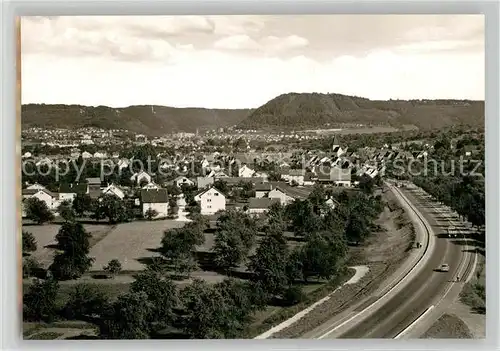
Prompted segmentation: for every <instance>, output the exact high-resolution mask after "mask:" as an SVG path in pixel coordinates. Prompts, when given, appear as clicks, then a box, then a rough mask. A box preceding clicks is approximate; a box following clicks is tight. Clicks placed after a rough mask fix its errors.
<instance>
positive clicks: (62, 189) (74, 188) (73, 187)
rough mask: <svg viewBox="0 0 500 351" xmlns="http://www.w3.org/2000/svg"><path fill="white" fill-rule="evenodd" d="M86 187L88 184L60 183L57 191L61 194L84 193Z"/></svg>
mask: <svg viewBox="0 0 500 351" xmlns="http://www.w3.org/2000/svg"><path fill="white" fill-rule="evenodd" d="M99 182H100V181H99ZM87 189H88V184H86V183H80V184H67V183H62V184H61V185H59V193H62V194H86V193H87Z"/></svg>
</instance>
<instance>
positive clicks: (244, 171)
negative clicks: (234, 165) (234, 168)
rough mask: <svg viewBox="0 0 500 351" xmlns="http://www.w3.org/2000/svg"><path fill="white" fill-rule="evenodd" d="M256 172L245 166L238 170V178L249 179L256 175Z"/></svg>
mask: <svg viewBox="0 0 500 351" xmlns="http://www.w3.org/2000/svg"><path fill="white" fill-rule="evenodd" d="M254 173H255V171H254V170H253V169H251V168H250V167H248V166H247V165H243V166H241V167H240V169H238V177H240V178H249V177H252V176H253V175H254Z"/></svg>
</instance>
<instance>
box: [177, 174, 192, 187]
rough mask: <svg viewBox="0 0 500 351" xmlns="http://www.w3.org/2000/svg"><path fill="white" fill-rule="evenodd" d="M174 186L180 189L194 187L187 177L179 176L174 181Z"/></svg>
mask: <svg viewBox="0 0 500 351" xmlns="http://www.w3.org/2000/svg"><path fill="white" fill-rule="evenodd" d="M174 184H175V185H176V186H177V187H178V188H180V187H182V186H183V185H189V186H192V185H194V182H193V181H192V180H191V179H189V178H188V177H185V176H179V177H177V178H175V179H174Z"/></svg>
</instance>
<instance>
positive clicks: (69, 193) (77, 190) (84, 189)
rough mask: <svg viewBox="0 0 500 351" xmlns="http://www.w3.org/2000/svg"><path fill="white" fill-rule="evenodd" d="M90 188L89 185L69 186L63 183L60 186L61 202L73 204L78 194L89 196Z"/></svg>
mask: <svg viewBox="0 0 500 351" xmlns="http://www.w3.org/2000/svg"><path fill="white" fill-rule="evenodd" d="M88 193H89V186H88V184H87V183H80V184H67V183H62V184H61V185H60V186H59V201H61V202H62V201H70V202H73V199H74V198H75V197H76V195H77V194H82V195H84V194H88Z"/></svg>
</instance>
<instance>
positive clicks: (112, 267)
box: [103, 259, 122, 276]
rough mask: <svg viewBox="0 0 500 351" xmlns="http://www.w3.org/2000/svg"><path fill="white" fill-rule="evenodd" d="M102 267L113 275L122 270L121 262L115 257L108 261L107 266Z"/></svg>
mask: <svg viewBox="0 0 500 351" xmlns="http://www.w3.org/2000/svg"><path fill="white" fill-rule="evenodd" d="M103 269H104V271H106V272H108V273H110V274H111V275H113V276H114V275H115V274H118V273H120V271H121V270H122V264H121V263H120V261H118V260H117V259H112V260H111V261H109V262H108V265H107V266H104V267H103Z"/></svg>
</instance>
